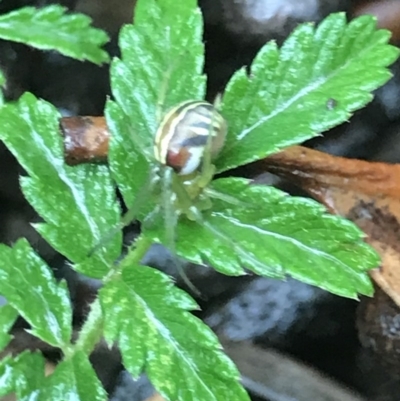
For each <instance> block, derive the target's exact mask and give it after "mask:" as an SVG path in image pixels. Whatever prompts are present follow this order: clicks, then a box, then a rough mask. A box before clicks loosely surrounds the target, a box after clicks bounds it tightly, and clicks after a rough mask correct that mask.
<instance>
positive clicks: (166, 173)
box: [162, 167, 201, 297]
mask: <svg viewBox="0 0 400 401" xmlns="http://www.w3.org/2000/svg"><path fill="white" fill-rule="evenodd" d="M174 175H175V173H174V172H173V170H172V169H171V168H169V167H165V168H163V177H162V198H163V199H162V201H163V206H164V228H165V242H166V244H165V245H166V246H167V248H168V249H169V250H170V252H171V253H172V255H176V249H175V239H176V238H175V233H176V227H177V224H178V218H179V216H178V213H177V212H176V206H175V205H174V203H175V200H176V199H175V197H176V196H177V195H176V194H175V192H174V191H173V187H174V185H173V182H174ZM183 190H184V188H183ZM189 200H190V199H189ZM175 267H176V269H177V271H178V273H179V275H180V276H181V277H182V280H183V282H184V283H185V284H186V285H187V286H188V288H189V289H190V290H191V291H192V292H193V293H194V294H196V296H198V297H200V296H201V293H200V291H199V290H198V289H197V288H196V287H195V286H194V285H193V283H192V282H191V281H190V279H189V277H188V276H187V275H186V273H185V270H184V268H183V266H182V262H181V261H180V260H179V259H178V258H176V259H175Z"/></svg>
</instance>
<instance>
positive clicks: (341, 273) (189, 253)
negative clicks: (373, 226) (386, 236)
mask: <svg viewBox="0 0 400 401" xmlns="http://www.w3.org/2000/svg"><path fill="white" fill-rule="evenodd" d="M249 183H250V182H249V181H248V180H245V179H240V178H225V179H218V180H215V181H213V184H212V187H211V189H212V190H214V191H216V192H217V193H218V194H220V195H223V196H225V197H230V198H231V199H232V198H233V199H235V201H236V202H237V204H230V203H227V202H224V201H222V200H218V199H213V208H212V210H211V211H209V212H207V213H204V215H203V218H204V222H203V225H202V226H200V225H199V224H197V223H194V222H190V221H188V220H186V219H182V220H181V221H180V223H179V225H178V228H177V237H178V242H177V245H176V249H177V252H178V254H179V255H180V256H182V257H184V258H186V259H188V260H190V261H192V262H193V263H198V264H201V263H203V262H206V263H209V264H210V265H211V266H213V267H214V268H215V269H216V270H218V271H220V272H221V273H224V274H228V275H240V274H244V268H247V269H249V270H251V271H253V272H255V273H257V274H259V275H263V276H268V277H276V278H284V277H285V275H290V276H292V277H294V278H296V279H298V280H301V281H303V282H305V283H308V284H312V285H316V286H318V287H320V288H323V289H325V290H327V291H330V292H332V293H335V294H338V295H341V296H345V297H349V298H357V296H358V294H366V295H371V294H372V291H373V289H372V284H371V282H370V280H369V278H368V275H367V273H366V272H367V270H368V269H371V268H373V267H376V266H377V265H378V264H379V257H378V255H377V254H376V252H375V251H374V250H373V249H372V248H371V247H370V246H368V245H367V244H366V243H365V242H363V237H364V234H363V233H362V231H361V230H359V229H358V228H357V227H356V226H355V225H354V224H353V223H351V222H349V221H347V220H345V219H342V218H340V217H337V216H333V215H330V214H328V213H327V212H326V209H325V208H324V207H323V206H321V205H320V204H318V203H317V202H315V201H312V200H309V199H305V198H297V197H291V196H287V195H286V194H285V193H284V192H282V191H280V190H278V189H276V188H273V187H267V186H261V185H249ZM143 235H145V236H147V237H149V238H152V239H153V240H154V241H157V242H162V238H163V235H164V232H163V225H162V223H159V224H158V225H156V226H153V228H151V227H149V228H148V229H147V230H145V231H144V232H143Z"/></svg>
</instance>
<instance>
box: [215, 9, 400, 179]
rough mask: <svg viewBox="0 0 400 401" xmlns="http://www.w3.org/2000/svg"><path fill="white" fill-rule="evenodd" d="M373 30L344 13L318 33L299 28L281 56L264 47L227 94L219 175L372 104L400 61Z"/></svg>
mask: <svg viewBox="0 0 400 401" xmlns="http://www.w3.org/2000/svg"><path fill="white" fill-rule="evenodd" d="M375 26H376V23H375V19H374V18H373V17H372V16H362V17H359V18H356V19H354V20H353V21H351V22H350V23H349V24H348V25H346V20H345V15H344V14H343V13H339V14H332V15H330V16H329V17H328V18H326V19H325V20H324V21H323V22H322V23H321V24H320V25H319V27H318V28H317V29H315V28H314V27H313V25H312V24H302V25H300V26H299V27H298V28H297V29H296V30H295V31H294V32H293V33H292V34H291V35H290V37H289V38H288V39H287V40H286V42H285V43H284V44H283V46H282V48H281V49H280V50H279V49H278V48H277V46H276V44H275V43H274V42H270V43H268V44H267V45H265V46H264V47H263V48H262V49H261V51H260V52H259V54H258V55H257V57H256V58H255V60H254V61H253V63H252V65H251V72H250V74H249V75H247V74H246V71H245V69H242V70H240V71H238V72H237V73H235V74H234V75H233V77H232V78H231V80H230V82H229V84H228V86H227V88H226V91H225V93H224V97H223V103H222V106H221V108H222V114H223V115H224V117H225V118H226V119H227V121H228V124H229V132H228V138H227V141H226V146H225V148H224V149H223V151H222V153H221V155H220V157H219V158H218V160H217V168H218V171H219V172H221V171H224V170H228V169H231V168H234V167H237V166H240V165H243V164H246V163H250V162H252V161H255V160H258V159H261V158H264V157H266V156H268V155H270V154H272V153H275V152H277V151H279V150H281V149H283V148H285V147H287V146H290V145H294V144H298V143H300V142H303V141H305V140H307V139H309V138H312V137H314V136H316V135H319V134H320V133H321V132H323V131H326V130H328V129H329V128H331V127H334V126H336V125H338V124H340V123H342V122H345V121H347V120H348V119H349V117H350V115H351V113H352V112H354V111H355V110H357V109H359V108H361V107H363V106H364V105H365V104H367V103H368V102H369V101H370V100H371V99H372V95H371V93H370V92H371V91H373V90H374V89H376V88H378V87H379V86H381V85H383V84H384V83H385V82H386V81H387V80H388V79H389V78H390V77H391V74H390V72H389V70H388V69H387V66H388V65H389V64H391V63H393V62H394V61H395V60H396V58H397V57H398V54H399V50H398V49H397V48H395V47H393V46H391V45H388V41H389V39H390V33H389V32H388V31H385V30H376V27H375ZM332 104H333V106H332Z"/></svg>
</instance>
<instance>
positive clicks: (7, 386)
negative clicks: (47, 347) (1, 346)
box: [0, 356, 36, 397]
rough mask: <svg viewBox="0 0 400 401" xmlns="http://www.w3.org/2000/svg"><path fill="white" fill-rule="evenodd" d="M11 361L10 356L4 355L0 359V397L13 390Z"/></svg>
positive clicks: (12, 360)
mask: <svg viewBox="0 0 400 401" xmlns="http://www.w3.org/2000/svg"><path fill="white" fill-rule="evenodd" d="M13 362H14V359H13V358H12V357H10V356H5V357H4V358H3V359H1V360H0V397H4V396H5V395H8V394H10V393H12V392H13V391H14V388H15V386H14V369H13ZM35 369H36V367H35Z"/></svg>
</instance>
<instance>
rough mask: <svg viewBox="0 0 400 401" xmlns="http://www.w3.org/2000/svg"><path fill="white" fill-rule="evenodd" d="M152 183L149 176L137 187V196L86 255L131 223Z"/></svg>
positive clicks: (96, 249) (93, 251)
mask: <svg viewBox="0 0 400 401" xmlns="http://www.w3.org/2000/svg"><path fill="white" fill-rule="evenodd" d="M153 185H154V182H153V180H152V179H151V177H149V179H148V180H147V181H146V185H144V186H143V187H141V188H140V189H139V192H138V193H137V196H136V197H135V199H134V200H133V202H132V204H131V205H130V206H129V207H128V208H127V212H126V213H125V214H124V215H123V216H122V217H121V220H120V222H119V223H118V224H117V225H116V226H114V227H113V228H111V230H110V231H109V232H108V233H107V235H105V236H104V237H103V238H101V239H100V240H99V242H98V243H97V244H96V245H95V246H94V247H93V248H92V249H91V250H90V251H89V253H88V256H89V257H90V256H92V255H93V254H94V253H95V252H97V251H98V250H99V248H101V247H102V246H104V245H105V244H107V243H108V242H109V241H111V240H112V239H113V237H114V236H115V235H117V234H118V232H120V231H121V230H122V229H123V228H125V227H126V226H128V225H129V224H130V223H132V221H133V220H135V218H137V217H138V214H139V212H140V209H141V208H142V206H143V205H144V204H145V203H146V202H147V199H148V195H149V192H150V191H151V187H152V186H153Z"/></svg>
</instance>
